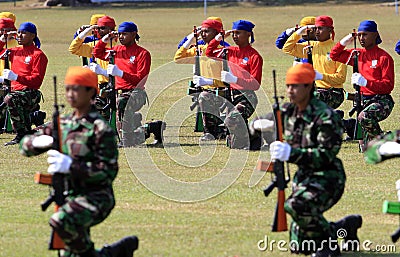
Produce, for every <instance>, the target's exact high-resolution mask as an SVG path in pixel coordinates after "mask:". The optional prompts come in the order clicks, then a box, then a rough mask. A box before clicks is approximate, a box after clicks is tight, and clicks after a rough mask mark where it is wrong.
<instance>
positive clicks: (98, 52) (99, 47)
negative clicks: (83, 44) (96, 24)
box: [93, 40, 108, 61]
mask: <svg viewBox="0 0 400 257" xmlns="http://www.w3.org/2000/svg"><path fill="white" fill-rule="evenodd" d="M106 46H107V44H106V43H104V42H103V41H102V40H99V42H97V44H96V45H95V46H94V48H93V55H94V57H96V58H99V59H101V60H104V61H107V60H108V53H107V52H106Z"/></svg>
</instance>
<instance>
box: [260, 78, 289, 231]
mask: <svg viewBox="0 0 400 257" xmlns="http://www.w3.org/2000/svg"><path fill="white" fill-rule="evenodd" d="M272 76H273V79H274V99H275V104H274V106H273V110H274V116H275V121H276V122H275V128H276V138H277V140H279V141H283V122H282V114H281V110H280V107H279V97H278V96H277V92H276V74H275V70H273V71H272ZM271 164H272V165H270V168H269V169H268V170H267V171H271V170H272V171H273V173H274V175H275V177H274V179H273V180H272V182H271V184H269V186H268V187H266V188H265V189H264V195H265V196H266V197H268V195H269V194H270V193H271V192H272V190H273V189H274V188H275V187H276V188H277V189H278V201H277V203H276V208H275V217H274V223H273V224H272V232H280V231H287V219H286V213H285V210H284V203H285V188H286V187H287V183H288V182H289V180H290V176H289V167H287V172H288V176H287V177H285V164H284V162H282V161H279V160H275V161H273V162H272V163H271ZM271 166H272V167H271Z"/></svg>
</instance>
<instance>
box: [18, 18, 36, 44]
mask: <svg viewBox="0 0 400 257" xmlns="http://www.w3.org/2000/svg"><path fill="white" fill-rule="evenodd" d="M18 31H27V32H30V33H32V34H35V35H36V37H35V38H34V39H33V41H34V42H35V45H36V47H37V48H40V40H39V38H38V37H37V29H36V26H35V24H33V23H31V22H24V23H21V25H19V28H18Z"/></svg>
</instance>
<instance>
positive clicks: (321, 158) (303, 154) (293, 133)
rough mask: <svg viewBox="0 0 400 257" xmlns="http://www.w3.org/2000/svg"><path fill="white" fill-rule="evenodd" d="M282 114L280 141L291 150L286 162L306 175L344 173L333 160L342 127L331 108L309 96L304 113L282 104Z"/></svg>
mask: <svg viewBox="0 0 400 257" xmlns="http://www.w3.org/2000/svg"><path fill="white" fill-rule="evenodd" d="M282 114H283V123H284V138H285V139H286V141H287V142H288V143H289V144H290V145H291V147H292V149H291V152H290V157H289V162H290V163H295V164H297V165H298V166H299V168H300V170H304V172H306V173H308V172H314V173H315V172H318V171H321V170H325V171H326V170H336V171H338V172H339V173H343V174H344V169H343V165H342V162H341V161H340V160H339V159H338V158H337V157H336V155H337V154H338V153H339V150H340V147H341V144H342V133H343V124H342V121H341V120H340V117H339V116H338V115H337V114H336V113H335V111H334V110H333V109H331V108H330V107H328V105H326V104H325V103H324V102H322V101H320V100H318V99H317V98H315V97H312V98H311V100H310V103H309V105H308V106H307V108H306V109H305V110H304V112H302V113H300V112H299V111H298V109H297V108H296V106H295V105H294V104H291V103H286V104H284V105H283V106H282ZM305 175H306V174H305Z"/></svg>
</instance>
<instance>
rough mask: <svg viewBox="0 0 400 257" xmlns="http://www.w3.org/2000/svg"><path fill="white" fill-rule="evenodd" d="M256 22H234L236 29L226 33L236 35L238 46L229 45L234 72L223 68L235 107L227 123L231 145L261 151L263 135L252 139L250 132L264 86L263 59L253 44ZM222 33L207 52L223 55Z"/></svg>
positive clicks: (215, 55) (227, 116)
mask: <svg viewBox="0 0 400 257" xmlns="http://www.w3.org/2000/svg"><path fill="white" fill-rule="evenodd" d="M254 26H255V25H254V24H253V23H252V22H250V21H247V20H238V21H235V22H233V24H232V30H230V31H226V32H225V37H227V36H229V35H231V34H232V39H233V41H234V42H235V44H236V45H237V46H230V47H228V48H227V53H226V59H227V60H228V63H229V69H230V71H221V80H222V81H223V82H226V83H230V89H231V93H230V95H231V99H229V100H230V101H231V103H232V105H233V106H234V107H233V108H232V109H231V110H229V112H228V113H227V115H226V118H225V121H224V124H225V126H226V127H227V128H228V130H229V133H230V134H229V135H228V136H227V143H228V146H229V147H230V148H236V149H247V150H259V149H260V147H261V138H258V137H257V138H255V139H253V138H251V136H250V137H249V133H248V124H247V122H248V118H249V117H250V116H251V115H252V114H253V113H254V111H255V108H256V106H257V104H258V99H257V95H256V93H255V91H256V90H258V89H259V88H260V84H261V77H262V66H263V59H262V57H261V55H260V54H259V53H258V52H257V50H255V49H254V48H253V47H252V45H251V44H253V43H254V32H253V28H254ZM221 40H222V35H221V34H218V35H217V36H216V37H215V39H213V40H212V41H211V42H210V44H209V45H208V47H207V51H206V55H207V56H209V57H219V56H220V53H219V52H218V51H217V50H218V49H217V48H218V45H219V42H220V41H221Z"/></svg>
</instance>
